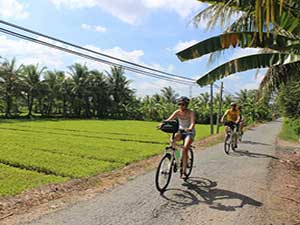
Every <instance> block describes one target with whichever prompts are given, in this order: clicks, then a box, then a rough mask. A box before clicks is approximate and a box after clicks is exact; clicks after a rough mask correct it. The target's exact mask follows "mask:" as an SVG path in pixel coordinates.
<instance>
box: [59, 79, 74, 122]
mask: <svg viewBox="0 0 300 225" xmlns="http://www.w3.org/2000/svg"><path fill="white" fill-rule="evenodd" d="M73 90H74V81H73V79H72V78H70V77H68V78H66V79H64V80H63V81H62V84H61V86H60V90H59V92H60V93H61V96H60V98H61V100H62V108H63V116H64V117H66V116H68V115H69V114H70V112H72V109H71V106H72V105H73V104H72V103H73V102H74V93H73Z"/></svg>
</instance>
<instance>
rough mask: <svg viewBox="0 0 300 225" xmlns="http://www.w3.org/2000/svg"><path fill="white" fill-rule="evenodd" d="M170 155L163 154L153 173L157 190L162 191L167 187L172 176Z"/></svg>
mask: <svg viewBox="0 0 300 225" xmlns="http://www.w3.org/2000/svg"><path fill="white" fill-rule="evenodd" d="M172 167H173V162H172V156H171V154H165V155H164V156H163V158H162V159H161V160H160V162H159V165H158V168H157V170H156V175H155V185H156V188H157V190H158V191H159V192H164V191H165V190H166V188H167V187H168V185H169V183H170V180H171V176H172Z"/></svg>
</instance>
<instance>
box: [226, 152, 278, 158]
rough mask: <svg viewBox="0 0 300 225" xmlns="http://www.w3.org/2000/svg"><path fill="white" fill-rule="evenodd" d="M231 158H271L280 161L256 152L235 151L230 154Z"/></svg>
mask: <svg viewBox="0 0 300 225" xmlns="http://www.w3.org/2000/svg"><path fill="white" fill-rule="evenodd" d="M229 155H230V156H234V157H243V156H246V157H251V158H271V159H279V158H277V157H275V156H273V155H268V154H264V153H256V152H249V151H248V150H234V151H233V152H230V154H229Z"/></svg>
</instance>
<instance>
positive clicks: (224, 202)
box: [162, 177, 263, 211]
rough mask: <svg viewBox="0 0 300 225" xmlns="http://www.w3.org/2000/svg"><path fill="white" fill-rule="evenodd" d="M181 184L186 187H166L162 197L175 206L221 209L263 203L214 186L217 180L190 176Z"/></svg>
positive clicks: (230, 209) (226, 209)
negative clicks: (204, 206) (206, 206)
mask: <svg viewBox="0 0 300 225" xmlns="http://www.w3.org/2000/svg"><path fill="white" fill-rule="evenodd" d="M182 186H184V187H185V188H187V189H185V190H184V189H168V190H167V191H165V192H164V193H163V194H162V197H163V198H165V199H166V200H168V201H169V202H172V203H173V204H174V203H175V204H176V206H177V207H187V206H191V205H197V204H201V203H204V204H207V205H208V206H209V208H211V209H216V210H221V211H235V210H236V209H238V208H243V207H244V205H252V206H255V207H260V206H262V205H263V204H262V203H261V202H259V201H256V200H255V199H252V198H250V197H248V196H246V195H243V194H239V193H236V192H232V191H228V190H224V189H219V188H216V186H217V182H215V181H211V180H209V179H207V178H202V177H191V178H189V179H187V180H186V181H185V182H184V183H183V184H182Z"/></svg>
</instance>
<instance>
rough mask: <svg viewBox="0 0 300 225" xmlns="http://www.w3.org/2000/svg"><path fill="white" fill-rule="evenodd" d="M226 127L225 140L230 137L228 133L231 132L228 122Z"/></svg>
mask: <svg viewBox="0 0 300 225" xmlns="http://www.w3.org/2000/svg"><path fill="white" fill-rule="evenodd" d="M224 126H225V138H226V137H227V135H228V133H229V131H230V126H229V123H228V122H225V123H224Z"/></svg>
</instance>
